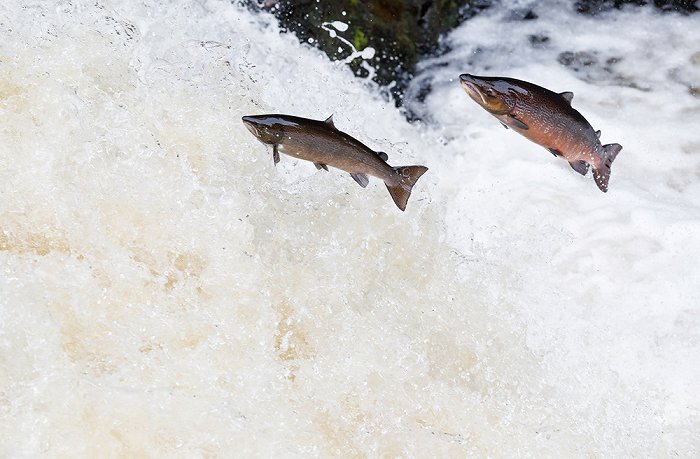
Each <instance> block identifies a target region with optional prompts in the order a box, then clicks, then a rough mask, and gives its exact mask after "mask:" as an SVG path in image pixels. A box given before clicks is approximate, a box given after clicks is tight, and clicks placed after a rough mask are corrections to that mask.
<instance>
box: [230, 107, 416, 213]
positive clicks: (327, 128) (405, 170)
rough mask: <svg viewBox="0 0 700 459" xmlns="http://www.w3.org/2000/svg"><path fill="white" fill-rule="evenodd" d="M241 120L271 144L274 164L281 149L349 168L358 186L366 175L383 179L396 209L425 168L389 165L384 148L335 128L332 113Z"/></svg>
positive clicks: (324, 164) (323, 165)
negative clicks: (322, 116) (324, 116)
mask: <svg viewBox="0 0 700 459" xmlns="http://www.w3.org/2000/svg"><path fill="white" fill-rule="evenodd" d="M243 124H245V127H246V128H248V130H249V131H250V133H251V134H253V135H254V136H255V137H256V138H257V139H258V140H259V141H260V142H262V143H264V144H266V145H272V158H273V161H274V163H275V164H277V163H278V162H279V161H280V156H279V154H280V153H284V154H286V155H289V156H293V157H295V158H299V159H304V160H307V161H311V162H312V163H314V165H315V166H316V168H317V169H319V170H320V169H325V170H328V166H332V167H335V168H338V169H342V170H344V171H346V172H349V173H350V175H351V176H352V178H353V179H354V180H355V181H356V182H357V183H358V184H359V185H360V186H361V187H363V188H364V187H366V186H367V184H368V183H369V178H368V177H367V176H368V175H371V176H373V177H377V178H379V179H381V180H383V181H384V183H385V184H386V187H387V188H388V189H389V194H391V197H392V199H393V200H394V202H395V203H396V205H397V206H398V208H399V209H401V210H405V209H406V203H408V198H409V197H410V196H411V189H412V188H413V185H415V183H416V181H417V180H418V179H419V178H420V176H421V175H423V174H424V173H425V172H426V171H427V170H428V168H427V167H424V166H404V167H391V166H390V165H389V164H387V162H386V161H387V159H388V156H387V154H386V153H384V152H375V151H374V150H372V149H370V148H369V147H367V146H366V145H364V144H363V143H362V142H360V141H359V140H357V139H355V138H353V137H351V136H349V135H348V134H346V133H344V132H342V131H339V130H338V129H336V127H335V125H334V124H333V116H332V115H331V116H330V117H328V119H327V120H325V121H318V120H311V119H307V118H300V117H297V116H290V115H254V116H244V117H243Z"/></svg>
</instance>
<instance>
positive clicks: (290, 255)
mask: <svg viewBox="0 0 700 459" xmlns="http://www.w3.org/2000/svg"><path fill="white" fill-rule="evenodd" d="M47 3H48V2H38V1H20V2H13V4H12V5H10V6H8V5H7V4H3V6H0V26H1V27H0V38H2V40H1V41H0V110H1V113H2V120H3V123H2V125H1V127H0V196H1V197H2V200H1V201H0V273H2V276H0V292H1V293H2V295H1V296H0V324H1V325H0V327H1V328H0V456H3V457H5V456H17V457H35V456H39V455H47V456H71V457H77V456H83V457H87V456H89V457H95V456H100V457H102V456H110V455H114V456H161V455H168V456H181V457H201V456H226V455H231V454H236V455H239V456H251V455H255V456H261V457H266V456H267V457H278V456H321V455H323V456H329V455H330V456H348V455H372V456H376V455H380V454H381V455H387V456H407V457H411V456H428V455H430V456H464V455H467V456H477V457H483V456H494V457H514V456H538V457H539V456H559V457H573V456H598V455H602V456H621V455H635V456H681V457H690V456H693V455H694V454H697V451H698V450H699V449H700V439H699V438H698V432H700V421H699V417H698V410H699V409H700V406H699V404H698V400H700V391H699V390H698V383H697V381H698V380H700V361H699V356H700V307H699V304H700V301H699V300H700V298H699V295H700V293H699V292H700V266H699V263H698V255H700V207H699V206H698V203H699V202H700V185H699V179H700V136H699V135H698V133H697V126H698V125H699V122H700V104H699V99H698V98H697V97H694V96H692V95H691V94H690V93H689V86H692V85H695V88H696V91H697V82H698V81H700V80H699V79H698V72H699V71H700V70H699V69H700V27H695V26H696V25H697V22H698V19H697V17H688V18H682V17H678V16H674V15H660V14H658V13H654V12H652V11H650V10H640V11H630V12H624V13H616V14H612V15H610V16H608V17H606V18H604V19H598V20H592V19H587V18H583V17H580V16H576V15H574V14H573V13H572V12H571V11H569V10H568V9H562V8H561V7H557V6H556V5H555V4H553V3H552V4H550V3H546V4H544V5H542V4H541V3H540V4H541V5H542V6H540V7H539V9H536V10H535V11H536V12H537V14H538V15H539V16H540V18H539V19H537V20H533V21H525V22H523V21H511V22H507V21H506V19H505V16H504V14H503V13H499V12H498V11H497V10H494V11H491V12H487V13H485V14H484V15H482V16H479V17H477V18H475V19H473V20H471V21H469V22H468V23H466V24H465V25H464V26H462V27H460V28H459V29H458V30H456V31H455V32H454V33H453V34H451V36H450V37H449V39H448V40H449V42H450V44H451V46H452V48H453V51H452V52H451V53H449V54H448V55H446V56H444V57H443V58H441V59H440V60H439V62H437V63H439V64H441V65H438V66H435V67H434V68H432V67H431V68H432V70H430V72H429V74H430V78H431V79H432V81H433V87H434V89H433V91H432V92H431V93H430V95H429V97H428V99H427V100H426V104H425V109H424V113H425V115H426V118H427V119H429V120H430V122H429V123H428V124H426V125H423V126H418V125H410V124H408V123H407V122H405V121H404V120H403V119H402V117H401V116H400V114H399V113H398V112H397V111H396V110H395V109H393V107H392V106H391V104H388V103H386V102H385V101H383V100H382V99H381V98H380V97H379V96H378V94H377V91H376V88H373V87H372V86H371V85H368V84H367V83H366V82H364V81H361V80H358V79H355V78H353V77H352V75H351V73H350V71H349V70H347V69H346V68H344V67H341V66H338V65H336V64H333V63H331V62H329V61H328V60H327V58H326V57H325V56H323V55H321V54H320V53H319V52H318V51H316V50H313V49H310V48H309V47H306V46H302V45H299V44H298V43H297V42H296V40H295V39H294V37H291V36H289V35H280V34H279V30H278V28H277V26H276V25H275V24H274V22H273V21H272V20H271V19H270V18H268V17H266V16H254V15H251V14H250V13H248V12H247V11H245V10H243V9H240V8H238V7H236V6H233V5H230V4H228V3H226V2H218V1H213V0H212V1H195V0H191V1H183V2H180V3H181V4H180V5H178V6H177V7H174V6H172V5H170V2H151V3H150V6H147V5H144V4H143V3H142V2H140V1H135V0H127V1H119V2H116V1H114V2H109V1H107V2H97V3H96V2H72V3H60V4H58V5H48V4H47ZM521 5H523V7H524V5H525V3H521ZM504 24H506V26H507V27H506V26H504ZM506 30H507V33H504V31H506ZM534 34H542V35H546V36H547V37H549V40H544V42H543V43H542V45H541V46H540V47H539V48H536V49H535V48H532V47H531V45H530V42H529V41H528V38H527V37H528V36H529V35H534ZM535 41H538V39H536V40H535ZM539 41H541V40H539ZM477 47H478V48H479V49H481V52H479V53H476V54H474V53H473V51H474V49H476V48H477ZM566 51H571V52H577V51H586V52H589V53H592V54H593V55H595V56H597V58H598V61H599V62H603V63H604V64H603V66H602V67H605V66H606V65H607V66H608V67H611V68H612V71H611V72H608V71H606V70H604V69H601V68H598V67H595V66H593V67H591V66H589V67H587V68H586V69H585V72H588V73H586V75H585V78H584V79H583V80H581V79H578V78H577V75H576V74H574V73H572V72H571V71H570V70H567V69H565V68H564V67H562V66H561V65H560V64H558V63H557V62H556V57H557V56H558V55H559V54H560V53H562V52H566ZM610 58H616V59H621V60H619V61H615V60H614V59H613V60H610V62H608V63H607V64H605V62H606V61H608V60H609V59H610ZM431 63H435V62H428V63H426V65H427V66H430V65H431ZM442 64H446V66H443V65H442ZM467 71H468V72H470V73H477V74H478V73H489V74H507V75H508V76H513V77H519V78H523V79H528V80H531V81H534V82H536V83H539V84H542V85H544V86H547V87H549V88H551V89H554V90H559V91H565V90H572V91H574V93H575V97H574V101H573V105H574V107H576V108H577V109H579V110H580V111H581V112H582V113H583V114H584V115H585V116H586V117H587V118H588V119H589V121H591V123H592V124H593V126H594V127H595V128H596V129H602V131H603V136H602V140H603V141H604V142H605V143H610V142H619V143H621V144H622V145H623V146H624V149H623V151H622V152H621V153H620V155H619V157H618V159H617V160H616V162H615V164H614V165H613V173H612V178H611V182H610V192H609V193H608V194H607V195H604V194H602V193H600V192H599V191H598V190H597V188H596V187H595V185H594V184H593V182H592V180H591V179H590V177H586V178H583V177H581V176H579V175H578V174H576V173H575V172H573V171H571V170H570V169H569V167H568V165H566V163H565V162H563V161H561V160H555V159H554V158H552V157H551V155H549V153H547V152H546V151H545V150H543V149H541V148H540V147H537V146H536V145H534V144H531V143H529V142H527V141H526V140H525V139H522V138H520V137H519V136H517V135H516V134H514V133H513V132H510V131H505V130H504V129H503V128H502V127H501V126H500V125H499V124H498V122H497V121H496V120H495V119H493V118H492V117H490V116H489V115H488V114H486V113H485V112H483V110H481V109H480V108H479V107H477V106H476V104H474V103H473V102H472V101H471V100H470V99H469V98H468V97H467V96H466V94H464V93H463V92H462V90H461V89H460V88H459V85H458V83H457V76H458V75H459V73H461V72H467ZM640 88H641V89H640ZM269 112H281V113H290V114H295V115H300V116H307V117H311V118H316V119H324V118H326V117H327V116H328V115H329V114H331V113H335V116H334V118H335V122H336V125H337V126H338V127H339V128H340V129H342V130H344V131H346V132H348V133H351V134H352V135H355V136H356V137H358V138H359V139H361V140H362V141H365V142H366V143H367V144H368V145H370V146H372V147H374V148H376V149H377V150H383V151H386V152H388V153H389V162H390V163H391V164H392V165H407V164H426V165H427V166H429V167H430V168H431V170H430V171H429V172H428V174H426V175H425V176H424V177H423V178H421V179H420V180H419V181H418V184H417V186H416V188H415V190H414V193H413V196H412V198H411V200H410V201H409V204H408V209H407V212H406V213H401V212H399V211H398V210H397V209H396V208H395V206H394V204H393V202H392V201H391V199H390V197H389V195H388V193H387V191H386V189H385V187H384V186H383V184H381V183H378V181H377V180H373V181H372V182H371V184H370V186H369V187H368V188H367V189H361V188H359V187H358V186H357V185H356V184H355V183H354V182H353V181H352V179H351V178H350V177H349V176H348V175H347V174H345V173H342V172H340V171H338V170H333V169H331V171H330V172H325V171H318V172H317V171H316V170H315V168H314V167H313V166H312V165H311V164H309V163H306V162H300V161H295V160H293V159H291V158H289V157H284V156H283V158H282V162H281V163H280V164H279V165H278V167H277V168H275V167H274V166H273V164H272V158H271V153H270V152H269V151H265V149H264V147H263V146H262V145H260V144H259V143H257V142H256V141H255V140H254V139H253V138H252V136H250V134H249V133H248V132H247V131H246V129H245V128H244V126H243V125H242V124H241V122H240V117H241V116H242V115H246V114H259V113H269Z"/></svg>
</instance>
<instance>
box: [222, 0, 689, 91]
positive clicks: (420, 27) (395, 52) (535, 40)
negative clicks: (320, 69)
mask: <svg viewBox="0 0 700 459" xmlns="http://www.w3.org/2000/svg"><path fill="white" fill-rule="evenodd" d="M234 1H239V2H242V3H244V4H247V5H248V6H249V7H251V8H254V9H262V10H265V11H269V12H271V13H272V14H274V15H275V16H276V17H277V18H278V20H279V22H280V26H281V27H282V29H283V30H284V31H289V32H293V33H294V34H296V36H297V37H298V38H299V40H300V41H302V42H304V43H309V44H311V45H312V46H316V47H318V48H320V49H321V50H323V51H324V52H325V53H326V54H327V55H328V56H329V57H330V58H331V59H334V60H347V61H350V62H349V66H350V67H351V68H352V69H353V71H354V72H355V73H356V74H357V75H360V76H367V75H368V74H369V70H368V68H367V67H368V66H371V69H370V70H372V71H373V72H374V77H373V79H374V81H376V82H377V83H378V84H380V85H382V86H384V87H386V88H387V89H388V90H389V92H390V93H391V95H392V96H393V98H394V100H395V102H396V104H397V105H402V102H403V98H404V93H405V91H406V89H407V88H408V86H409V85H408V83H409V82H410V81H411V80H412V79H413V78H414V77H415V75H416V73H417V70H416V65H417V63H418V62H419V60H420V59H422V58H423V57H426V56H430V55H435V54H439V53H442V52H446V51H447V50H446V49H445V46H444V45H443V44H442V43H441V41H440V37H441V36H443V35H445V34H446V33H447V32H449V31H450V30H452V29H453V28H454V27H456V26H457V25H459V24H460V23H461V22H463V21H465V20H468V19H470V18H472V17H474V16H476V15H478V14H479V13H481V12H482V11H484V10H486V9H488V8H489V7H491V6H492V4H493V7H494V8H510V7H509V4H508V2H504V1H501V0H234ZM698 3H700V2H698ZM625 5H636V6H642V5H653V6H655V7H657V8H659V9H661V10H663V11H679V12H681V13H693V12H696V11H698V7H697V6H696V0H577V1H576V2H575V3H574V6H575V8H576V10H577V11H578V12H580V13H583V14H590V15H595V14H598V13H602V12H605V11H610V10H612V9H616V8H621V7H623V6H625ZM510 13H511V14H510V17H509V19H508V20H510V21H530V20H535V19H537V14H536V13H535V12H534V11H533V10H532V9H531V8H528V7H527V6H520V7H518V8H512V9H511V11H510ZM333 21H341V22H343V23H344V24H347V30H338V29H336V28H334V27H333V25H331V24H330V23H331V22H333ZM343 28H344V27H343ZM528 39H529V41H530V45H531V46H532V47H533V48H544V47H546V46H548V45H549V40H550V39H549V37H547V36H545V35H539V34H537V35H532V36H530V37H528ZM343 40H345V41H343ZM348 43H349V44H348ZM367 47H371V48H373V49H374V50H375V53H374V55H372V56H371V57H369V55H365V56H364V59H363V58H362V57H355V58H353V57H351V56H353V52H354V51H355V50H356V51H362V50H364V49H365V48H367ZM353 48H354V49H353ZM370 54H371V53H370ZM478 57H479V56H478V50H477V52H475V55H474V59H478ZM609 59H611V58H603V57H601V56H598V55H596V54H595V53H585V52H583V53H581V52H578V53H562V55H560V56H559V62H560V63H561V64H562V65H565V66H567V67H569V68H571V69H572V70H574V71H575V72H577V73H579V74H580V75H581V76H582V77H583V78H584V79H587V80H589V81H603V80H609V79H611V78H612V79H613V80H615V81H617V82H618V83H621V84H628V85H633V83H631V82H628V81H627V78H626V77H624V76H623V75H622V74H621V73H620V72H618V71H617V70H616V68H615V63H616V61H614V59H616V58H612V59H613V61H609ZM418 79H419V80H420V79H421V78H420V76H419V77H418ZM412 86H413V88H412V89H411V92H412V94H406V97H409V98H418V99H419V100H420V99H421V98H422V97H425V94H427V93H428V92H429V91H430V87H429V83H428V82H427V80H426V84H425V85H423V84H416V82H414V83H413V84H412ZM416 88H418V89H416Z"/></svg>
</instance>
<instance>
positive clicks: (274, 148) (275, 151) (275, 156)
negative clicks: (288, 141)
mask: <svg viewBox="0 0 700 459" xmlns="http://www.w3.org/2000/svg"><path fill="white" fill-rule="evenodd" d="M272 160H273V161H274V162H275V166H276V165H277V163H278V162H280V151H279V150H278V149H277V144H274V145H273V146H272Z"/></svg>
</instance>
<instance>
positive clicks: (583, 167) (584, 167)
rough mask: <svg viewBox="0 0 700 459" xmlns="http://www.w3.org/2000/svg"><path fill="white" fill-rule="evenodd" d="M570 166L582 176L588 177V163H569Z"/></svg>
mask: <svg viewBox="0 0 700 459" xmlns="http://www.w3.org/2000/svg"><path fill="white" fill-rule="evenodd" d="M569 165H570V166H571V168H572V169H573V170H575V171H576V172H578V173H579V174H581V175H586V174H587V173H588V163H587V162H586V161H583V160H581V161H569Z"/></svg>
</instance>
